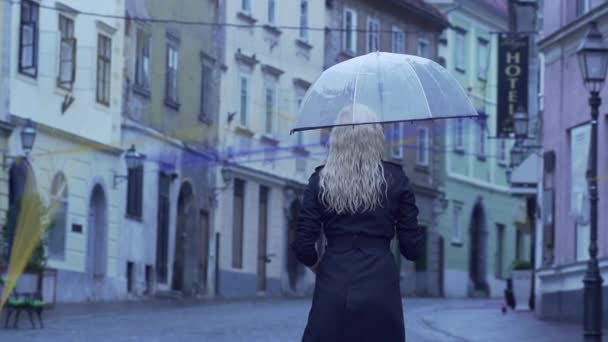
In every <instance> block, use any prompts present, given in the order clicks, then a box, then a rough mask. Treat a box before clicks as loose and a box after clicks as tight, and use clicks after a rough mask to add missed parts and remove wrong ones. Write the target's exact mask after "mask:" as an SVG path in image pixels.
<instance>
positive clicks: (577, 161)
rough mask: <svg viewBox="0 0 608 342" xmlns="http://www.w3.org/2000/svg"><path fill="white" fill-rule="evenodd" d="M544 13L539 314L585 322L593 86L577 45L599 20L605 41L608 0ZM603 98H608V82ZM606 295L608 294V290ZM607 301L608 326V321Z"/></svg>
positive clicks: (601, 244)
mask: <svg viewBox="0 0 608 342" xmlns="http://www.w3.org/2000/svg"><path fill="white" fill-rule="evenodd" d="M540 14H541V16H542V31H541V37H542V38H541V40H540V42H539V49H540V52H541V54H542V56H543V59H544V65H543V67H544V71H543V72H542V75H543V80H542V82H541V83H542V84H544V86H543V87H542V91H541V94H543V96H542V97H543V102H544V109H543V117H544V119H543V130H542V141H543V147H544V154H543V157H544V158H543V161H544V167H543V168H542V169H541V170H542V175H543V181H542V183H541V184H540V186H539V195H542V203H543V206H542V208H541V211H540V217H541V219H542V226H540V227H539V228H538V229H537V236H538V239H537V251H538V253H537V263H536V266H537V271H536V275H537V277H536V280H537V284H538V286H537V289H536V304H537V310H536V311H537V315H538V316H539V317H541V318H545V319H556V320H565V321H572V322H581V321H582V318H583V305H581V304H580V303H581V301H582V298H583V277H584V275H585V270H586V267H587V266H586V262H585V261H586V260H588V259H589V254H588V248H589V233H590V225H589V222H588V219H586V218H588V211H587V210H588V208H589V206H588V201H589V200H588V196H587V195H586V191H587V182H586V177H585V172H586V168H587V160H588V158H589V144H590V129H589V128H590V125H589V123H590V120H591V116H590V107H589V103H588V98H589V92H588V91H587V90H586V88H585V87H584V84H583V79H582V76H581V73H580V69H579V64H578V60H577V56H576V50H577V48H578V46H579V45H580V43H581V41H582V40H583V39H584V36H585V34H586V33H587V31H588V30H589V24H590V22H591V21H596V22H597V24H598V28H599V30H600V32H601V33H602V34H603V36H604V39H606V37H607V35H608V3H605V2H603V1H576V2H574V1H555V2H551V3H550V4H549V2H548V1H544V6H542V7H541V10H540ZM600 96H601V97H602V99H605V98H606V96H608V92H607V90H606V87H604V88H603V89H602V90H601V92H600ZM605 111H606V106H605V101H604V104H602V105H601V106H600V115H599V118H598V135H597V138H598V155H597V158H598V177H599V179H600V180H599V181H598V192H599V193H598V196H599V199H600V200H599V204H598V205H599V208H598V212H599V213H598V241H597V244H598V248H599V253H598V259H599V267H600V272H601V274H602V277H603V278H604V284H603V291H604V293H605V291H606V290H607V287H606V280H605V279H606V278H607V277H608V272H607V267H608V259H607V255H608V234H607V232H606V230H605V229H602V227H605V225H606V222H607V221H606V220H608V217H607V216H606V212H607V210H606V209H607V208H608V207H607V205H608V204H606V201H603V200H602V199H605V198H606V194H607V191H608V185H607V183H606V182H604V181H602V180H603V179H604V178H603V177H604V175H605V174H606V172H607V170H608V169H607V167H608V166H607V164H606V157H605V148H604V146H606V117H605V114H604V113H605ZM604 298H605V296H604ZM606 308H607V306H606V305H603V311H604V316H603V317H604V322H603V323H604V325H606V322H607V321H608V319H607V318H608V312H606V311H607V310H606Z"/></svg>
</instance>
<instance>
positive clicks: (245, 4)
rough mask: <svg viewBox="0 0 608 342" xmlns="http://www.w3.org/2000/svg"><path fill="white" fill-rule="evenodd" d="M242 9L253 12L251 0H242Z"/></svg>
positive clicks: (248, 12)
mask: <svg viewBox="0 0 608 342" xmlns="http://www.w3.org/2000/svg"><path fill="white" fill-rule="evenodd" d="M241 11H243V12H245V13H247V14H251V0H241Z"/></svg>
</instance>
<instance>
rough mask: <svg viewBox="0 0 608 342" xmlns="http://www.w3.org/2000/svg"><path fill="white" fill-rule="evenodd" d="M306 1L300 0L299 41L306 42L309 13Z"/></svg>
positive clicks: (308, 4)
mask: <svg viewBox="0 0 608 342" xmlns="http://www.w3.org/2000/svg"><path fill="white" fill-rule="evenodd" d="M309 7H310V3H309V2H308V0H300V30H299V31H300V33H299V37H300V39H302V40H304V41H308V12H310V8H309Z"/></svg>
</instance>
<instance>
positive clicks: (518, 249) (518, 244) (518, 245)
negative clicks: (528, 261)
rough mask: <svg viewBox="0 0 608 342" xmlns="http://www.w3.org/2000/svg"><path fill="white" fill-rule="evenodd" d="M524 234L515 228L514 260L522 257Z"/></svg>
mask: <svg viewBox="0 0 608 342" xmlns="http://www.w3.org/2000/svg"><path fill="white" fill-rule="evenodd" d="M523 247H524V235H523V234H522V232H521V231H520V230H519V229H516V230H515V260H522V259H523V257H524V251H523Z"/></svg>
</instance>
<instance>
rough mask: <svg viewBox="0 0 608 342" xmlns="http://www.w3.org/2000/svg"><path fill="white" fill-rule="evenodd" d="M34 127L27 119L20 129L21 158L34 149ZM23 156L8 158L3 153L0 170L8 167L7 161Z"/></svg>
mask: <svg viewBox="0 0 608 342" xmlns="http://www.w3.org/2000/svg"><path fill="white" fill-rule="evenodd" d="M36 133H37V132H36V126H35V125H34V123H33V122H32V120H31V119H27V121H26V122H25V126H23V128H21V133H20V134H19V135H20V136H21V149H22V150H23V154H24V155H23V156H25V157H27V155H28V154H29V153H30V152H31V151H32V148H33V147H34V141H35V140H36ZM23 156H9V155H7V154H6V151H4V154H3V155H2V168H3V169H6V168H7V167H8V161H9V160H10V159H17V158H22V157H23Z"/></svg>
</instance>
